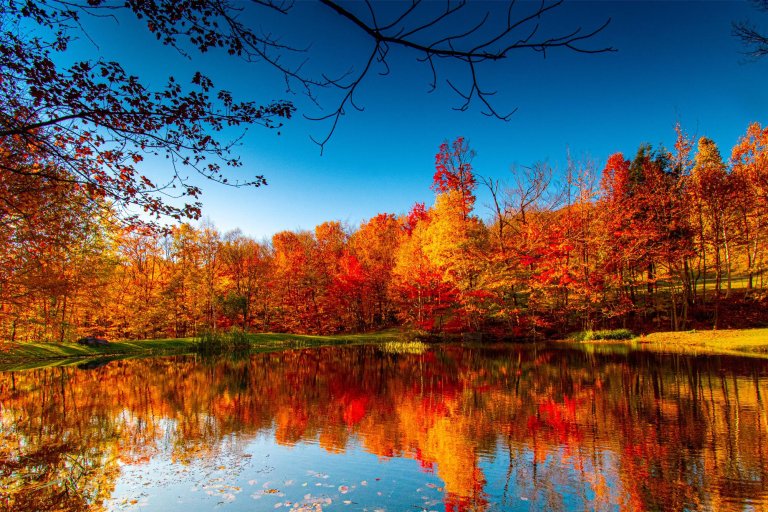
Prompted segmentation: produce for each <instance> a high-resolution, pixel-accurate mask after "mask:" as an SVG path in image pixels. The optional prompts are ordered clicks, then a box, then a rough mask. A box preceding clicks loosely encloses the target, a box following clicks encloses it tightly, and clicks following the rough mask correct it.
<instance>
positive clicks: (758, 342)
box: [565, 329, 768, 358]
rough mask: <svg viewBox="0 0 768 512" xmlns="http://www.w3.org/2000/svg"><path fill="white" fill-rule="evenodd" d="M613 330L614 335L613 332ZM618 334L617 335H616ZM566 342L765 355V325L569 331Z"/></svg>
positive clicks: (767, 336) (767, 337)
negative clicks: (634, 331) (638, 333)
mask: <svg viewBox="0 0 768 512" xmlns="http://www.w3.org/2000/svg"><path fill="white" fill-rule="evenodd" d="M614 333H616V335H615V336H614ZM619 334H620V335H619ZM565 341H566V342H576V343H578V344H579V345H585V346H595V347H597V346H606V345H611V346H614V347H615V348H617V349H619V348H621V347H624V350H633V349H639V350H652V351H658V352H674V353H680V354H728V355H738V356H749V357H759V358H768V329H723V330H705V331H685V332H655V333H652V334H648V335H642V336H634V335H632V334H631V333H629V331H626V330H624V329H622V330H619V331H595V332H594V333H592V332H591V331H589V332H588V333H586V334H585V333H577V334H575V335H571V336H570V337H569V338H568V339H567V340H565Z"/></svg>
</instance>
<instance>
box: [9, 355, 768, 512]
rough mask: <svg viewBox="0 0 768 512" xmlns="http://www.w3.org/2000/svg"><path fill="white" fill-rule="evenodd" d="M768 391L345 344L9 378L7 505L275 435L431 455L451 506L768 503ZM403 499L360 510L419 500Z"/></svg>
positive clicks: (20, 506) (738, 375)
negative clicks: (128, 469)
mask: <svg viewBox="0 0 768 512" xmlns="http://www.w3.org/2000/svg"><path fill="white" fill-rule="evenodd" d="M766 393H768V364H766V363H763V362H761V361H759V360H744V359H737V358H729V357H687V356H679V355H659V354H650V353H643V352H631V353H629V354H623V355H616V354H595V353H585V352H582V351H577V350H571V349H564V348H562V347H546V348H541V347H539V348H536V349H534V348H532V347H513V348H510V347H483V348H481V349H479V348H466V347H462V346H458V345H441V346H436V347H434V348H431V349H429V350H426V351H425V352H423V353H420V354H408V353H399V354H392V353H386V352H383V351H381V350H379V349H378V348H376V347H373V346H365V347H335V348H334V347H330V348H320V349H311V350H297V351H286V352H279V353H272V354H260V355H253V356H251V357H250V358H249V359H245V360H239V361H237V360H217V361H214V360H200V359H195V358H194V357H172V358H157V359H145V360H131V361H113V362H111V363H109V364H108V365H106V366H101V367H97V368H93V369H78V368H54V369H46V370H33V371H27V372H15V373H4V374H0V403H1V404H2V405H1V408H2V409H1V410H0V508H3V509H12V510H52V509H53V510H85V509H92V510H99V509H102V508H105V507H106V506H107V504H108V503H109V501H108V499H109V497H110V496H111V495H112V493H113V492H114V490H115V486H116V483H118V482H119V479H120V478H121V468H123V467H126V466H129V467H134V466H139V467H149V466H150V465H151V464H150V463H151V462H152V461H157V460H163V461H166V462H167V463H168V464H178V465H189V464H190V463H193V462H194V461H201V460H203V461H205V460H209V461H212V463H213V464H217V463H219V462H218V461H220V460H223V459H222V458H223V457H225V456H226V455H227V454H225V453H222V450H223V448H222V447H223V446H228V448H227V449H228V450H230V451H232V450H234V451H235V452H237V451H241V452H242V451H243V450H244V449H245V447H247V446H248V445H249V443H250V442H252V441H253V440H254V439H256V437H257V436H259V435H260V436H261V437H264V436H265V435H269V436H270V438H271V439H272V441H271V442H272V443H277V444H278V445H283V446H293V445H296V444H302V443H305V442H313V443H317V444H319V446H321V447H322V448H323V449H324V451H325V452H326V453H328V454H341V455H337V458H336V459H334V461H335V462H334V464H339V460H342V462H341V464H344V463H345V462H343V461H344V460H345V459H343V457H349V459H347V462H353V461H352V460H351V459H352V458H353V457H355V454H356V453H358V452H359V451H360V450H358V449H357V448H360V449H362V450H364V451H365V452H367V453H370V454H373V455H376V456H377V457H379V458H381V459H391V458H404V459H413V460H415V461H417V462H418V470H419V471H422V472H423V474H424V478H426V476H427V475H429V474H430V473H432V475H431V476H432V477H437V478H439V480H441V481H442V483H443V485H442V486H440V487H438V489H439V490H440V491H441V492H442V495H441V496H442V497H441V500H442V501H443V504H442V507H444V508H445V509H446V510H457V511H458V510H486V509H499V508H502V509H511V508H515V507H521V508H522V509H528V508H534V509H550V510H568V509H573V508H577V509H593V510H604V509H616V508H618V509H624V510H659V509H664V510H683V509H688V510H710V509H714V510H727V509H741V508H744V507H745V506H748V505H753V506H755V507H756V508H760V507H768V485H767V482H768V479H767V477H768V469H767V468H768V409H767V408H766V404H765V397H766ZM224 440H229V441H230V442H229V443H228V444H227V443H223V441H224ZM352 447H355V449H354V450H353V449H352ZM329 456H330V455H329ZM338 457H342V459H338ZM323 463H324V460H318V461H315V466H317V467H316V468H315V469H320V470H322V465H323ZM358 463H359V461H358ZM375 464H376V463H374V465H375ZM502 466H503V467H502ZM355 467H357V466H355ZM296 468H297V471H299V470H301V471H304V472H306V468H305V467H300V464H298V463H297V465H296ZM499 468H501V469H499ZM356 471H359V472H360V473H361V474H360V476H361V478H366V476H370V477H371V479H372V478H373V475H375V474H376V472H377V471H378V470H377V469H376V468H374V467H369V468H364V469H359V468H358V469H356ZM366 471H367V472H368V473H366ZM147 478H148V479H149V481H151V479H152V475H151V474H150V475H147ZM299 478H301V477H299ZM152 489H153V487H152V485H149V486H144V487H143V488H142V490H143V491H144V492H147V493H149V494H150V496H151V494H152ZM339 489H341V487H339ZM342 491H344V490H343V489H341V490H336V491H335V492H341V493H342V494H344V493H343V492H342ZM263 492H266V491H263ZM401 494H402V492H401V491H399V490H398V489H395V488H392V489H390V490H389V492H385V493H382V496H378V495H375V496H378V497H376V498H372V499H374V500H375V499H378V500H380V502H379V503H358V505H357V506H360V507H362V506H369V507H370V508H376V506H382V505H389V507H390V508H393V509H396V508H398V507H397V504H398V503H400V504H404V503H408V506H409V507H410V506H411V505H410V503H411V501H407V500H409V499H410V497H409V496H405V495H401ZM230 505H231V506H232V507H235V508H237V507H238V504H237V503H231V504H230ZM240 506H243V504H242V503H241V504H240ZM316 507H320V508H321V509H322V504H317V505H316ZM433 508H435V507H433ZM315 509H316V508H313V509H312V510H315Z"/></svg>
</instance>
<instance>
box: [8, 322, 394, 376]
mask: <svg viewBox="0 0 768 512" xmlns="http://www.w3.org/2000/svg"><path fill="white" fill-rule="evenodd" d="M401 336H402V335H401V333H400V331H398V330H389V331H382V332H377V333H369V334H353V335H341V336H310V335H301V334H275V333H258V334H248V335H247V338H248V341H249V343H250V348H251V351H253V352H264V351H269V350H281V349H295V348H308V347H319V346H330V345H350V344H358V343H386V342H394V341H397V340H399V339H400V338H401ZM197 341H198V339H197V338H169V339H158V340H138V341H115V342H111V343H109V345H106V346H99V347H86V346H83V345H78V344H76V343H7V344H0V370H22V369H29V368H38V367H41V366H54V365H61V364H72V363H76V362H79V361H82V360H83V359H84V358H93V357H110V356H115V357H131V356H153V355H172V354H187V353H191V352H193V351H194V349H195V344H196V342H197Z"/></svg>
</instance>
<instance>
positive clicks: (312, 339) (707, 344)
mask: <svg viewBox="0 0 768 512" xmlns="http://www.w3.org/2000/svg"><path fill="white" fill-rule="evenodd" d="M403 334H404V333H403V332H402V331H400V330H397V329H390V330H386V331H380V332H376V333H366V334H349V335H329V336H319V335H305V334H281V333H255V334H248V338H249V341H250V344H251V347H250V350H251V351H252V352H264V351H273V350H291V349H300V348H312V347H321V346H334V345H352V344H365V343H384V342H391V341H402V338H403ZM196 341H197V338H166V339H157V340H137V341H115V342H110V343H109V345H106V346H101V347H88V346H83V345H78V344H76V343H61V344H59V343H13V344H10V343H7V344H2V345H0V371H18V370H28V369H34V368H41V367H46V366H63V365H71V364H78V363H83V362H85V361H90V360H94V359H98V358H115V359H118V358H130V357H153V356H171V355H184V354H192V353H194V352H195V342H196ZM555 342H556V343H564V344H572V345H574V346H581V347H588V346H592V345H595V346H605V345H613V346H617V347H619V346H623V347H627V348H630V349H634V350H649V351H654V352H665V353H680V354H722V355H735V356H742V357H752V358H757V359H768V328H759V329H724V330H707V331H682V332H655V333H651V334H647V335H640V336H635V337H633V338H631V339H626V340H612V339H595V340H589V341H575V340H569V339H560V340H555Z"/></svg>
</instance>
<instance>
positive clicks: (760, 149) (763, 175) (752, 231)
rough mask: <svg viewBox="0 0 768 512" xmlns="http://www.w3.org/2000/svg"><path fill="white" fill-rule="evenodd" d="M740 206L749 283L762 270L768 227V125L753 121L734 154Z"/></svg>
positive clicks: (735, 147) (738, 203)
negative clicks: (764, 126) (763, 126)
mask: <svg viewBox="0 0 768 512" xmlns="http://www.w3.org/2000/svg"><path fill="white" fill-rule="evenodd" d="M731 163H732V165H733V176H734V177H735V179H736V181H737V185H736V186H735V187H734V188H735V194H736V198H737V200H736V204H735V206H736V208H737V209H738V211H739V222H740V224H741V232H742V237H743V245H744V249H745V251H744V252H745V253H746V258H747V269H746V270H747V275H748V282H747V286H748V288H749V289H750V290H751V289H752V288H753V286H754V282H753V280H754V276H755V273H756V272H758V271H761V270H762V267H761V264H762V262H763V258H764V255H765V244H766V237H767V236H768V233H766V226H768V128H762V127H761V126H760V124H759V123H752V124H751V125H750V126H749V128H748V129H747V132H746V134H745V135H744V136H743V137H741V138H740V139H739V141H738V143H737V144H736V146H734V148H733V151H732V153H731Z"/></svg>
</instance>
